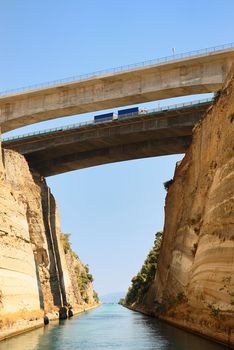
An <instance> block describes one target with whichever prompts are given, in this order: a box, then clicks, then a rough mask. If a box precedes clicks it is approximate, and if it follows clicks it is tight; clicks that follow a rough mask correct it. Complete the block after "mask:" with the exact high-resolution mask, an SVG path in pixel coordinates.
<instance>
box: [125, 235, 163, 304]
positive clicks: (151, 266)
mask: <svg viewBox="0 0 234 350" xmlns="http://www.w3.org/2000/svg"><path fill="white" fill-rule="evenodd" d="M162 236H163V232H162V231H160V232H157V233H156V234H155V240H154V246H153V248H152V249H151V250H150V252H149V254H148V256H147V258H146V260H145V262H144V264H143V266H142V268H141V270H140V272H138V274H137V275H136V276H134V277H133V278H132V285H131V287H129V289H128V293H127V295H126V298H125V303H126V304H127V305H131V304H133V303H140V302H142V300H143V298H144V296H145V294H146V292H147V290H148V289H149V287H150V285H151V283H152V282H153V280H154V277H155V274H156V271H157V262H158V257H159V253H160V247H161V242H162Z"/></svg>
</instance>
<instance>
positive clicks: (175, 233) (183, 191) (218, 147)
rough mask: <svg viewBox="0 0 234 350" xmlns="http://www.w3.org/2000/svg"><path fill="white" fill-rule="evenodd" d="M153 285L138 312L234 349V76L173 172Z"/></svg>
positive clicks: (196, 128) (231, 75)
mask: <svg viewBox="0 0 234 350" xmlns="http://www.w3.org/2000/svg"><path fill="white" fill-rule="evenodd" d="M153 284H154V291H153V294H152V289H151V295H146V299H147V303H146V304H144V305H138V308H140V309H141V310H144V311H145V312H148V313H152V312H153V313H154V314H157V315H159V316H160V317H161V318H163V319H165V320H168V321H170V322H172V323H174V324H177V325H180V326H183V327H186V328H187V329H189V330H192V331H195V332H198V333H201V334H204V335H207V336H210V337H212V338H214V339H216V340H218V341H222V342H225V343H226V344H229V345H230V344H232V345H234V69H232V71H231V73H230V75H229V78H228V81H227V82H226V84H225V86H224V88H223V90H222V91H221V94H220V96H219V97H218V98H216V101H215V104H214V106H213V108H211V109H210V110H209V111H208V112H207V114H206V115H205V117H204V118H203V120H202V121H201V122H200V123H199V124H198V125H197V126H196V127H195V129H194V132H193V142H192V145H191V147H190V149H189V150H188V152H187V153H186V155H185V157H184V159H183V160H182V162H181V163H180V164H178V166H177V168H176V171H175V176H174V182H173V183H172V185H171V186H170V188H169V191H168V195H167V198H166V206H165V226H164V238H163V242H162V247H161V252H160V258H159V263H158V269H157V273H156V277H155V281H154V283H153Z"/></svg>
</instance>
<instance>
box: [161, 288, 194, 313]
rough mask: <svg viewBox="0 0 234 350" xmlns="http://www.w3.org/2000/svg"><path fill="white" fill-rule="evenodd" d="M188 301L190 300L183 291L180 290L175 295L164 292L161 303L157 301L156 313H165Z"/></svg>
mask: <svg viewBox="0 0 234 350" xmlns="http://www.w3.org/2000/svg"><path fill="white" fill-rule="evenodd" d="M187 301H188V300H187V298H186V296H185V294H184V293H183V292H180V293H178V294H177V295H175V296H173V295H166V294H164V295H163V298H162V301H161V302H160V303H159V302H156V301H155V313H156V314H158V315H160V314H163V313H165V312H167V311H168V310H170V309H172V308H174V307H176V306H177V305H179V304H183V303H186V302H187ZM171 315H172V314H171Z"/></svg>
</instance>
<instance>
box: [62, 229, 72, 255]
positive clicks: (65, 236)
mask: <svg viewBox="0 0 234 350" xmlns="http://www.w3.org/2000/svg"><path fill="white" fill-rule="evenodd" d="M60 239H61V243H62V246H63V250H64V253H65V254H67V253H68V252H69V251H72V248H71V242H70V233H61V237H60Z"/></svg>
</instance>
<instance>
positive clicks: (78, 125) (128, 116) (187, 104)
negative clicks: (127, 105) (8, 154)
mask: <svg viewBox="0 0 234 350" xmlns="http://www.w3.org/2000/svg"><path fill="white" fill-rule="evenodd" d="M212 101H213V98H206V99H202V100H196V101H192V102H184V103H177V104H173V105H169V106H162V107H159V108H154V109H150V110H146V112H144V113H140V114H136V113H131V114H125V115H121V119H124V120H126V119H132V118H138V117H139V116H143V115H144V116H145V115H155V114H157V113H161V112H166V111H169V110H175V109H181V108H184V107H192V106H200V105H203V104H208V103H210V102H212ZM116 120H119V119H110V120H105V121H94V120H89V121H86V122H81V123H75V124H70V125H66V126H60V127H56V128H51V129H44V130H41V131H35V132H29V133H27V134H22V135H17V136H12V137H6V138H4V137H3V142H10V141H16V140H20V139H25V138H30V137H35V136H40V135H48V134H52V133H57V132H60V131H66V130H71V129H78V128H81V127H84V126H88V125H96V124H102V123H103V122H105V123H108V122H114V121H116Z"/></svg>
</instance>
